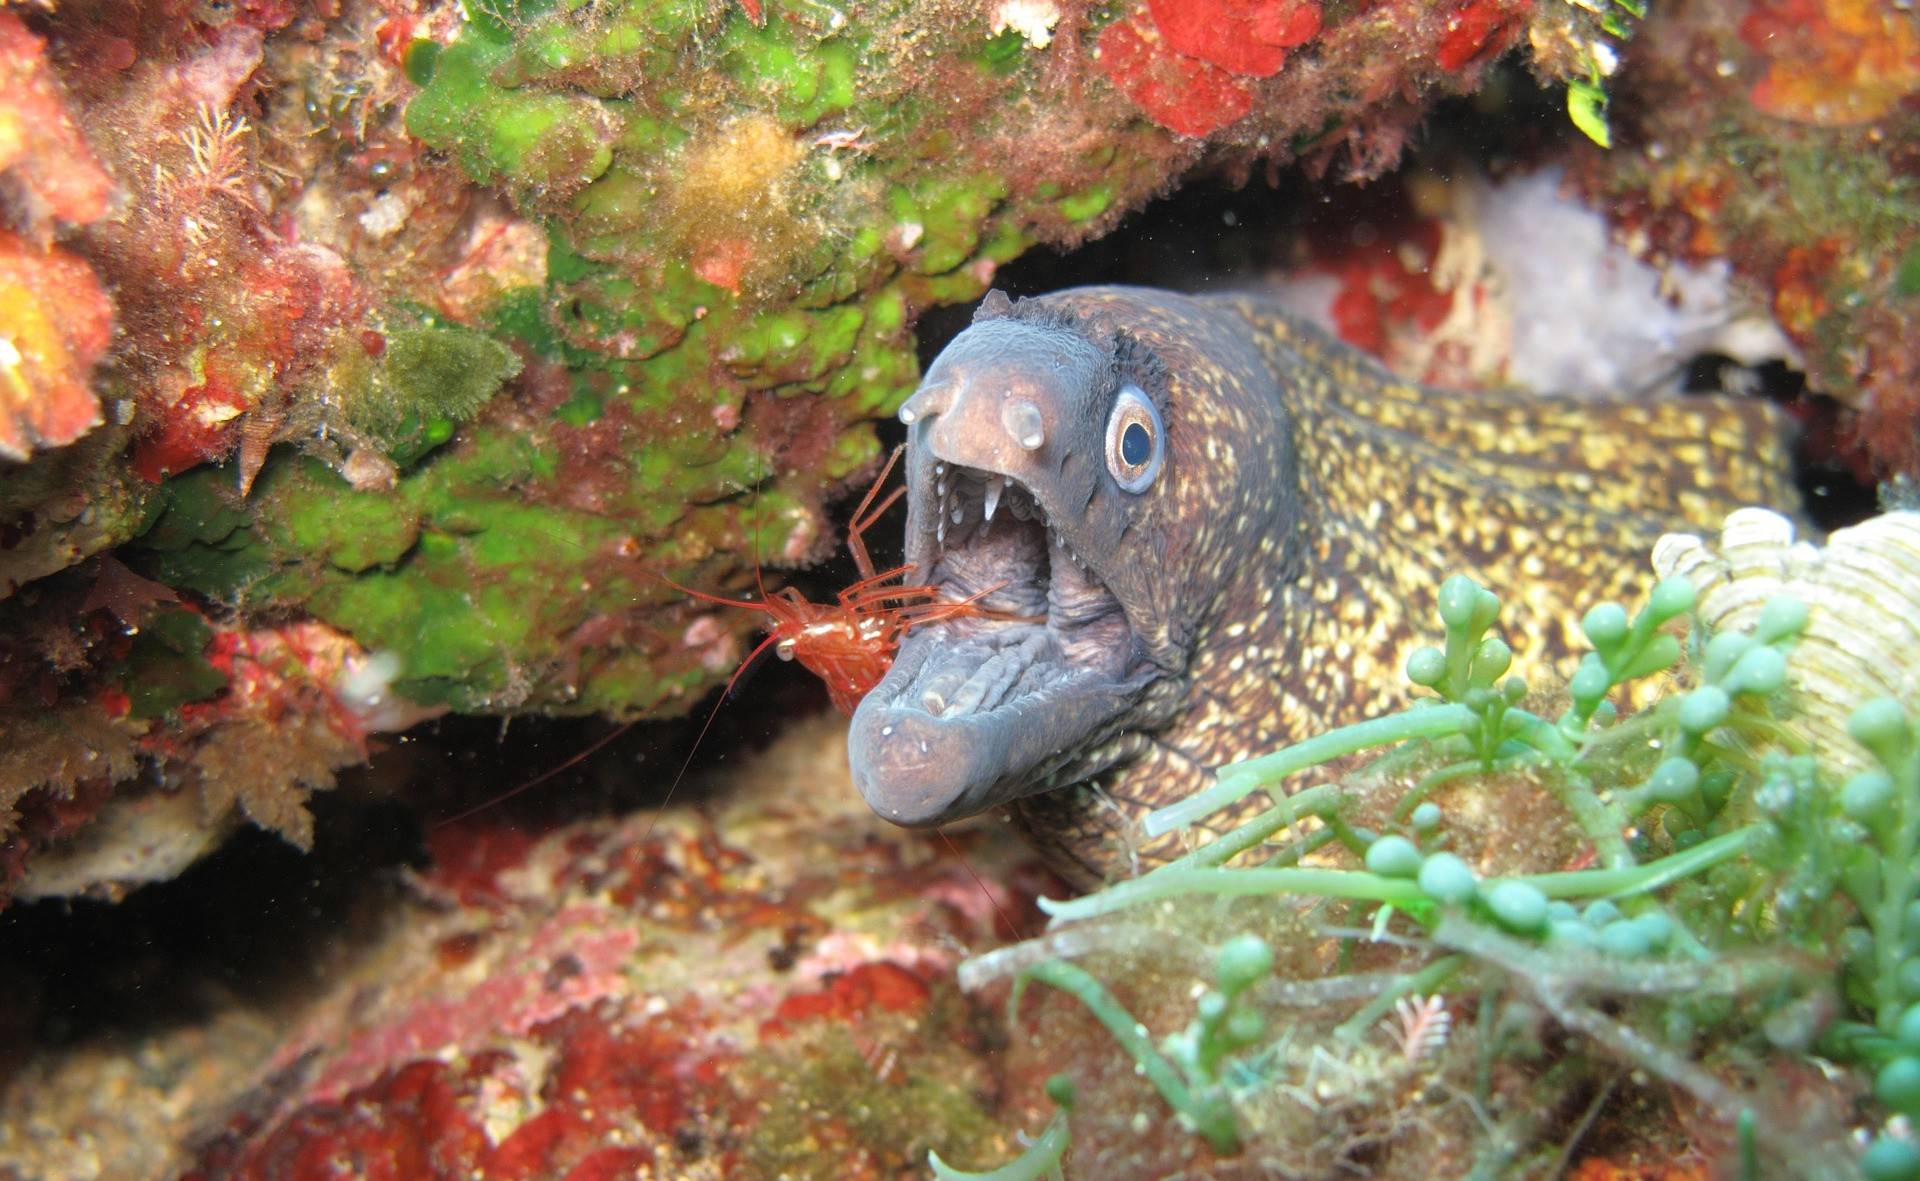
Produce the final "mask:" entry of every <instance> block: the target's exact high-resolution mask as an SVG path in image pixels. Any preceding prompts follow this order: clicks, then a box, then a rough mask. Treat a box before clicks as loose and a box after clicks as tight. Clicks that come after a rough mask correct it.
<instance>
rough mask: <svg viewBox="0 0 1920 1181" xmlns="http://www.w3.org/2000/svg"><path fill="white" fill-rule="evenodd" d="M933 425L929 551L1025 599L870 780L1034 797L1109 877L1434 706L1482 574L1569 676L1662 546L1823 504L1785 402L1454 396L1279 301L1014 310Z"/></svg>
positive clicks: (863, 730)
mask: <svg viewBox="0 0 1920 1181" xmlns="http://www.w3.org/2000/svg"><path fill="white" fill-rule="evenodd" d="M901 418H902V419H903V420H905V421H907V422H908V423H909V432H908V447H907V460H906V462H907V465H908V466H907V482H908V514H907V560H908V561H910V562H913V563H914V564H915V567H916V569H917V570H919V571H921V572H922V573H923V575H924V576H925V577H926V578H927V581H929V582H930V583H932V584H933V585H936V586H939V587H940V588H941V589H942V593H943V596H944V597H948V598H951V599H960V598H964V597H966V596H968V595H972V594H975V593H978V592H981V591H985V590H987V589H988V588H996V587H997V588H998V589H995V590H993V592H992V594H991V595H989V596H988V597H987V598H986V600H985V602H986V603H987V604H988V605H990V606H992V607H994V608H996V609H997V610H996V611H995V612H994V613H993V615H992V616H989V617H981V618H966V619H957V620H953V621H949V622H946V623H942V624H938V625H934V626H929V627H924V628H919V629H916V630H915V631H914V632H912V633H910V634H909V636H908V637H907V639H906V641H905V642H904V643H903V644H902V645H901V648H900V652H899V654H898V656H897V657H896V659H895V662H894V665H893V668H892V670H891V671H890V672H889V673H888V675H887V677H886V678H885V680H883V681H882V682H881V684H880V685H879V687H878V688H876V689H875V690H874V691H873V692H872V693H871V694H869V695H868V696H867V698H866V699H865V700H864V701H863V702H862V703H861V705H860V707H859V709H858V711H857V712H856V713H855V715H854V719H853V725H852V729H851V731H850V733H849V737H848V749H849V755H850V758H851V762H852V766H853V772H854V780H855V782H856V784H857V785H858V786H859V788H860V791H861V792H862V794H863V795H864V796H865V797H866V800H867V802H868V803H869V804H870V805H871V806H872V807H873V809H874V811H875V812H877V813H878V814H879V815H881V816H883V817H885V818H887V819H889V820H892V821H894V822H896V823H899V824H904V825H911V826H927V825H935V824H942V823H946V822H948V821H952V820H957V819H959V818H961V817H964V816H970V815H973V814H976V813H980V812H984V811H988V810H990V809H995V808H1001V807H1007V808H1009V809H1010V810H1011V811H1012V812H1013V813H1014V815H1015V817H1016V818H1017V819H1018V821H1019V822H1020V823H1021V824H1022V825H1023V827H1025V828H1026V829H1027V830H1028V832H1029V834H1030V835H1031V836H1032V837H1033V839H1034V840H1035V842H1036V843H1037V844H1039V845H1040V846H1041V848H1042V849H1043V851H1046V852H1048V853H1049V854H1051V856H1052V859H1053V860H1055V861H1056V862H1057V863H1059V864H1060V865H1061V867H1062V868H1063V869H1065V870H1066V871H1067V872H1068V873H1069V874H1070V875H1071V876H1073V877H1075V878H1077V879H1079V880H1081V881H1083V882H1091V881H1097V880H1099V879H1102V878H1111V877H1115V876H1121V875H1124V874H1127V873H1130V872H1136V871H1138V870H1139V869H1140V868H1143V867H1144V866H1146V865H1148V864H1152V863H1154V862H1157V861H1160V860H1163V859H1165V858H1166V857H1167V856H1170V855H1172V854H1173V853H1175V852H1177V851H1178V849H1179V842H1180V839H1181V838H1180V834H1172V835H1170V836H1169V837H1167V838H1163V839H1162V841H1161V842H1159V843H1158V844H1156V845H1148V844H1144V843H1142V840H1141V838H1140V837H1139V835H1138V834H1139V827H1138V819H1139V817H1140V816H1141V815H1143V814H1144V813H1145V812H1146V811H1148V810H1151V809H1152V808H1155V807H1159V806H1162V805H1165V804H1167V803H1170V802H1172V801H1173V800H1175V799H1178V798H1180V797H1182V796H1185V795H1188V794H1191V793H1192V792H1194V791H1197V790H1199V789H1201V788H1202V787H1205V786H1206V785H1207V784H1208V783H1209V782H1210V781H1211V779H1212V776H1213V771H1214V769H1215V768H1217V767H1219V766H1221V765H1223V764H1225V763H1230V762H1233V761H1236V760H1238V759H1242V758H1247V757H1251V756H1253V755H1257V754H1262V753H1265V752H1268V751H1271V750H1274V749H1277V748H1278V747H1280V746H1282V745H1285V744H1286V743H1288V742H1292V741H1296V740H1298V739H1300V738H1303V737H1306V736H1309V735H1311V734H1314V733H1317V732H1319V731H1321V730H1324V729H1326V728H1328V727H1330V726H1336V725H1340V724H1343V723H1346V722H1351V721H1356V720H1359V719H1361V718H1363V717H1367V716H1371V715H1373V714H1377V713H1380V712H1384V711H1387V710H1390V709H1394V708H1397V707H1399V706H1402V705H1404V704H1405V703H1406V701H1407V699H1408V693H1407V688H1406V681H1405V678H1404V677H1403V675H1402V673H1401V669H1402V667H1403V665H1404V663H1405V660H1406V657H1407V655H1408V653H1409V652H1411V650H1412V649H1413V648H1414V647H1416V646H1417V645H1419V644H1421V643H1428V642H1432V641H1433V638H1434V636H1435V635H1436V634H1437V631H1438V625H1437V624H1436V623H1435V622H1434V620H1435V614H1434V612H1435V603H1436V599H1437V595H1438V588H1439V585H1440V582H1441V581H1442V580H1443V579H1445V578H1446V577H1447V576H1448V575H1449V574H1452V573H1455V572H1465V573H1468V574H1471V575H1472V576H1473V577H1474V578H1476V579H1477V580H1479V581H1480V582H1481V583H1483V584H1484V585H1487V586H1489V587H1492V588H1493V589H1495V590H1496V591H1498V592H1499V593H1500V594H1501V595H1502V596H1503V598H1504V599H1505V600H1506V603H1507V605H1506V607H1505V609H1504V611H1503V613H1502V625H1501V626H1502V634H1503V635H1505V637H1506V638H1507V639H1508V641H1509V642H1510V643H1511V644H1512V646H1513V648H1514V651H1515V654H1516V664H1517V665H1518V666H1519V667H1529V666H1537V664H1536V663H1535V662H1539V661H1541V660H1544V659H1555V658H1563V657H1565V656H1566V655H1567V654H1569V653H1570V652H1574V651H1577V650H1578V626H1577V620H1578V618H1579V614H1580V612H1581V611H1583V610H1584V609H1585V608H1586V607H1588V606H1591V605H1592V604H1594V603H1596V602H1599V601H1600V600H1602V599H1619V600H1623V601H1628V602H1631V601H1635V600H1637V598H1638V597H1639V596H1640V595H1642V594H1644V592H1645V590H1646V588H1647V586H1648V585H1649V583H1650V578H1649V576H1648V573H1647V558H1646V555H1647V552H1648V550H1649V548H1650V547H1651V546H1652V544H1653V542H1654V540H1655V539H1656V538H1657V537H1658V536H1659V535H1660V534H1661V533H1663V532H1666V531H1668V530H1670V529H1674V528H1679V527H1707V526H1711V525H1713V524H1715V523H1717V522H1718V521H1719V519H1720V518H1721V517H1722V516H1723V515H1724V514H1725V513H1726V512H1727V511H1729V510H1730V509H1732V508H1735V507H1738V506H1740V505H1745V504H1766V505H1772V506H1775V507H1779V508H1782V509H1786V510H1788V511H1792V508H1793V506H1794V505H1795V504H1796V495H1795V493H1794V492H1793V490H1792V487H1791V484H1790V482H1789V480H1788V478H1787V470H1788V469H1787V461H1786V451H1785V446H1784V438H1783V431H1782V428H1781V425H1780V423H1779V420H1778V419H1777V418H1776V416H1775V415H1774V414H1773V413H1772V412H1771V411H1770V408H1768V407H1766V406H1764V405H1760V404H1757V403H1752V402H1739V401H1722V400H1716V399H1706V398H1687V399H1683V400H1682V399H1675V400H1667V401H1641V402H1593V401H1571V400H1559V399H1552V398H1542V397H1536V396H1530V395H1520V394H1498V393H1494V394H1470V393H1462V392H1455V391H1443V390H1433V389H1428V388H1425V387H1421V386H1417V385H1412V384H1409V383H1406V382H1402V381H1400V380H1398V379H1396V378H1394V377H1392V376H1391V375H1389V374H1388V373H1386V372H1385V371H1384V370H1383V369H1381V368H1380V367H1379V366H1378V365H1376V364H1375V363H1374V362H1373V361H1371V360H1370V359H1369V358H1367V357H1365V356H1363V355H1361V354H1359V353H1357V352H1355V351H1353V350H1352V349H1350V348H1348V347H1347V346H1345V345H1342V344H1340V343H1338V342H1336V341H1334V340H1332V339H1331V338H1329V337H1327V336H1326V335H1324V334H1323V333H1321V332H1320V331H1318V330H1317V329H1314V328H1312V327H1310V326H1308V325H1307V324H1305V323H1303V322H1301V321H1300V320H1297V319H1295V318H1293V317H1291V316H1289V315H1288V314H1286V313H1284V312H1283V311H1281V310H1280V309H1278V308H1277V307H1274V306H1272V305H1269V304H1266V303H1263V302H1262V301H1261V300H1259V299H1258V298H1257V297H1251V296H1222V297H1206V296H1202V297H1189V296H1182V295H1175V294H1171V293H1167V292H1161V291H1153V290H1146V289H1138V288H1112V287H1109V288H1084V289H1079V290H1073V291H1064V292H1059V293H1056V294H1053V295H1049V296H1045V297H1043V298H1039V299H1032V300H1023V301H1021V302H1020V303H1018V304H1013V303H1011V302H1010V301H1008V300H1007V299H1006V297H1005V296H1002V295H998V294H997V293H996V294H995V295H993V296H989V297H988V300H987V301H986V303H985V304H983V306H982V308H981V310H980V312H979V313H978V314H977V315H976V317H975V319H974V323H973V325H972V326H971V327H970V328H968V329H967V330H966V331H964V332H962V333H961V334H960V335H959V336H958V337H956V338H955V339H954V341H953V342H952V343H951V344H950V345H948V347H947V348H946V350H945V351H943V352H942V353H941V354H940V355H939V357H938V358H937V359H936V360H935V361H934V363H933V365H932V366H931V367H929V369H928V371H927V375H926V378H925V380H924V381H923V382H922V384H921V386H920V388H919V390H918V391H917V392H916V393H915V394H914V395H913V396H912V397H911V398H910V399H909V400H908V401H907V403H906V404H905V406H904V408H903V409H902V411H901ZM1263 802H1264V801H1261V800H1259V799H1258V798H1257V797H1256V798H1255V799H1253V800H1250V801H1248V802H1247V803H1246V805H1245V808H1243V809H1242V811H1246V810H1250V809H1253V808H1256V807H1258V806H1259V805H1260V804H1261V803H1263ZM1238 818H1239V817H1238V816H1236V815H1222V816H1218V817H1215V818H1214V819H1213V820H1212V821H1211V822H1210V823H1213V824H1216V825H1219V826H1222V827H1224V826H1226V825H1229V824H1231V823H1233V822H1235V820H1237V819H1238Z"/></svg>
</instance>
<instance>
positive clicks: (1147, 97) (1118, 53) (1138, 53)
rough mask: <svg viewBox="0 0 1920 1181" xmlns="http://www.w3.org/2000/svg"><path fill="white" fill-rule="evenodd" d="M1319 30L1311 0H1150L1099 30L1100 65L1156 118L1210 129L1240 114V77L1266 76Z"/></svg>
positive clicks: (1185, 130) (1246, 98)
mask: <svg viewBox="0 0 1920 1181" xmlns="http://www.w3.org/2000/svg"><path fill="white" fill-rule="evenodd" d="M1319 31H1320V6H1319V5H1318V4H1316V3H1314V2H1313V0H1150V2H1149V4H1148V6H1147V11H1146V12H1145V13H1140V12H1135V13H1133V14H1131V15H1130V16H1127V17H1125V18H1123V19H1121V20H1119V21H1116V22H1114V23H1113V24H1112V25H1110V26H1108V28H1107V30H1106V32H1104V33H1102V34H1101V36H1100V69H1101V72H1103V73H1104V74H1105V75H1106V76H1107V78H1108V80H1110V81H1111V82H1112V83H1113V84H1114V85H1115V86H1117V87H1119V88H1120V90H1121V91H1122V92H1123V93H1125V94H1126V96H1127V97H1128V98H1130V99H1132V100H1133V101H1134V103H1135V104H1137V105H1138V106H1139V107H1140V109H1141V110H1143V111H1145V112H1146V113H1147V116H1148V117H1149V118H1151V119H1152V120H1153V121H1154V122H1155V123H1158V124H1159V125H1160V126H1162V127H1165V128H1166V129H1168V130H1169V131H1177V132H1179V133H1180V134H1182V135H1192V136H1203V135H1208V134H1210V133H1212V132H1214V131H1217V130H1219V129H1220V128H1222V127H1225V126H1227V125H1228V124H1230V123H1233V122H1235V121H1236V120H1238V119H1239V118H1241V117H1242V116H1243V115H1245V114H1246V113H1247V112H1248V111H1249V110H1250V109H1252V106H1253V92H1252V90H1251V89H1250V88H1249V86H1248V84H1247V82H1246V81H1245V79H1248V78H1269V77H1272V76H1273V75H1274V74H1277V73H1279V72H1280V68H1281V67H1282V66H1284V65H1285V64H1286V61H1287V53H1288V51H1289V50H1292V49H1295V48H1298V47H1299V46H1301V45H1304V44H1306V43H1307V42H1308V41H1310V40H1312V39H1313V37H1314V36H1315V35H1316V34H1317V33H1319Z"/></svg>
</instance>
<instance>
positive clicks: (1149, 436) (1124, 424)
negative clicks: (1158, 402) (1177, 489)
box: [1107, 385, 1167, 495]
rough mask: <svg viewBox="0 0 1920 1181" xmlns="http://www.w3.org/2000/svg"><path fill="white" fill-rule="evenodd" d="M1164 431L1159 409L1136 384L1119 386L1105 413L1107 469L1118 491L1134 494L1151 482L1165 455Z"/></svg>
mask: <svg viewBox="0 0 1920 1181" xmlns="http://www.w3.org/2000/svg"><path fill="white" fill-rule="evenodd" d="M1166 433H1167V432H1166V427H1165V425H1164V424H1163V423H1161V421H1160V411H1159V410H1158V409H1157V408H1156V407H1155V406H1154V404H1153V403H1152V402H1151V401H1149V400H1148V398H1147V395H1146V394H1145V393H1144V392H1142V391H1141V389H1140V387H1139V386H1136V385H1124V386H1121V387H1120V393H1119V395H1118V396H1117V397H1115V398H1114V400H1113V413H1112V414H1111V415H1109V416H1108V417H1107V471H1109V472H1111V473H1112V474H1113V479H1114V482H1115V483H1117V484H1119V485H1120V488H1121V490H1122V491H1125V492H1131V493H1134V494H1136V495H1138V494H1139V493H1142V492H1145V491H1146V490H1147V489H1148V488H1150V487H1151V486H1152V485H1153V481H1154V478H1155V477H1156V476H1158V475H1159V474H1160V465H1161V463H1162V462H1164V461H1165V459H1166V455H1167V448H1166V441H1165V436H1166Z"/></svg>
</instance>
